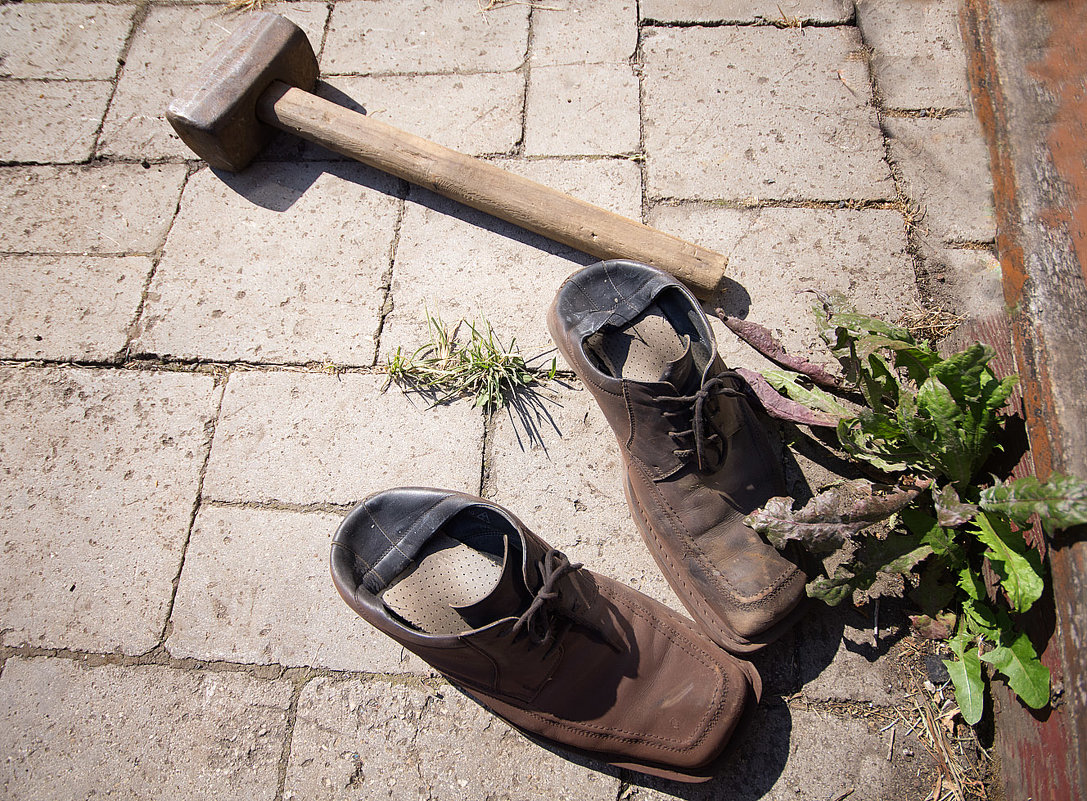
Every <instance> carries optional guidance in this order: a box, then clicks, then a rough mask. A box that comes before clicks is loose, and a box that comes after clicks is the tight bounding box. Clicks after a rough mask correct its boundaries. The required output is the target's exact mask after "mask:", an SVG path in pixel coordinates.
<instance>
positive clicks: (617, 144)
mask: <svg viewBox="0 0 1087 801" xmlns="http://www.w3.org/2000/svg"><path fill="white" fill-rule="evenodd" d="M526 109H527V110H526V112H525V155H528V156H576V155H608V154H611V153H632V152H634V151H635V150H637V149H638V147H639V139H640V136H641V134H640V132H639V115H638V79H637V78H636V77H635V76H634V73H633V72H632V71H631V68H630V65H629V64H593V65H588V66H587V65H583V64H572V65H569V66H555V67H536V68H534V69H533V70H532V77H531V78H530V80H529V83H528V103H527V107H526Z"/></svg>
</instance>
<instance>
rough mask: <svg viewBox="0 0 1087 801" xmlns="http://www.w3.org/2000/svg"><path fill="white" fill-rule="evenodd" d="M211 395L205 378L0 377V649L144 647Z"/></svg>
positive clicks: (182, 523) (169, 565)
mask: <svg viewBox="0 0 1087 801" xmlns="http://www.w3.org/2000/svg"><path fill="white" fill-rule="evenodd" d="M218 394H219V393H218V390H217V389H216V388H215V386H214V382H213V380H212V379H211V378H210V377H208V376H197V375H185V374H177V373H137V374H134V375H133V374H126V373H123V372H118V371H100V370H80V369H57V368H44V369H42V368H33V367H27V368H17V367H5V368H2V369H0V399H2V401H0V431H2V432H3V433H2V436H0V463H2V464H3V465H4V468H3V469H4V474H5V475H4V482H3V486H2V488H0V498H2V503H0V526H2V531H3V538H4V543H5V545H4V548H3V550H2V551H0V577H2V580H0V587H2V588H3V589H2V590H0V619H2V620H3V621H4V626H3V628H4V631H3V644H4V645H33V646H38V647H44V648H74V649H77V650H85V651H106V652H109V651H120V652H122V653H126V654H141V653H144V652H145V651H147V650H149V649H151V648H153V647H154V646H155V644H156V643H157V642H158V640H159V637H160V634H161V631H162V627H163V625H164V624H165V622H166V613H167V611H168V609H169V601H170V591H171V583H172V582H173V580H174V577H175V576H176V575H177V571H178V568H179V567H180V565H181V554H182V549H183V547H184V543H185V538H186V537H187V535H188V530H189V521H190V518H191V515H192V509H193V504H194V503H195V501H196V493H197V487H198V485H199V478H200V469H201V466H202V465H203V462H204V458H205V453H206V444H205V438H206V434H205V426H206V425H208V424H210V422H211V420H212V418H213V416H214V414H215V410H216V404H217V401H218Z"/></svg>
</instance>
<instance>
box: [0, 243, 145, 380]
mask: <svg viewBox="0 0 1087 801" xmlns="http://www.w3.org/2000/svg"><path fill="white" fill-rule="evenodd" d="M151 264H152V262H151V259H149V258H147V257H146V256H101V257H98V256H35V255H29V256H4V255H0V288H2V289H0V358H3V359H55V360H58V361H69V360H72V361H105V360H108V359H112V358H115V357H116V356H117V355H118V354H119V353H120V352H121V351H122V350H123V349H124V347H125V343H126V342H127V341H128V330H129V326H130V325H131V324H132V321H133V320H135V318H136V311H137V309H139V305H140V298H141V296H142V294H143V287H144V284H145V283H146V282H147V277H148V275H150V273H151Z"/></svg>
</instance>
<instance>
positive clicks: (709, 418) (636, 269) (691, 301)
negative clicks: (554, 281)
mask: <svg viewBox="0 0 1087 801" xmlns="http://www.w3.org/2000/svg"><path fill="white" fill-rule="evenodd" d="M547 322H548V327H549V328H550V329H551V335H552V337H554V339H555V344H556V345H558V348H559V351H560V352H561V353H562V355H563V356H564V357H565V358H566V361H567V362H568V363H569V365H570V366H571V367H572V368H573V370H574V372H575V373H577V375H578V377H579V378H581V380H582V381H584V382H585V386H586V387H587V388H588V390H589V391H590V392H591V393H592V394H593V396H594V397H595V398H596V400H597V402H598V403H599V404H600V408H601V409H602V410H603V412H604V416H605V417H606V418H607V420H608V423H610V424H611V427H612V430H613V431H614V432H615V436H616V438H617V439H618V440H619V448H620V451H621V453H622V457H623V465H624V468H625V469H624V474H625V475H624V478H625V482H624V483H625V488H626V494H627V501H628V502H629V504H630V508H631V513H632V514H633V517H634V521H635V523H637V525H638V528H639V529H640V530H641V532H642V536H643V537H644V538H645V541H646V543H647V545H648V546H649V550H650V552H651V553H652V554H653V556H654V558H655V559H656V560H657V564H659V565H660V568H661V570H662V571H663V572H664V575H665V577H666V578H667V579H668V582H669V583H670V584H671V585H672V588H673V589H674V590H675V591H676V594H677V595H678V596H679V597H680V600H682V601H683V603H684V604H685V605H686V607H687V609H688V610H689V611H690V613H691V614H692V615H693V616H694V618H695V620H696V621H698V623H700V624H701V625H702V627H703V629H705V631H706V633H707V634H709V636H710V637H711V638H713V640H714V641H715V642H717V643H718V644H720V645H721V646H722V647H724V648H726V649H728V650H730V651H734V652H739V653H744V652H749V651H754V650H756V649H757V648H760V647H762V646H763V645H765V644H766V643H767V642H769V641H771V640H772V639H774V638H775V637H777V636H778V635H780V634H781V633H782V632H783V631H784V630H785V628H787V627H788V625H789V624H790V623H792V618H793V617H794V616H795V615H794V612H795V611H796V610H797V609H798V605H799V602H800V599H801V596H802V595H803V594H804V583H805V576H804V574H803V573H802V572H801V571H800V570H799V569H798V568H797V566H796V565H795V564H793V562H791V561H790V560H789V559H787V558H785V557H784V556H782V555H781V554H780V553H778V552H777V551H776V550H775V549H774V548H773V547H772V546H770V545H769V544H768V543H767V542H765V541H764V540H763V539H762V538H761V537H760V536H759V535H758V534H756V533H755V532H754V531H753V530H752V529H750V528H748V527H747V526H745V525H744V524H743V518H744V516H745V515H747V514H749V513H750V512H752V511H754V510H755V509H757V508H758V507H760V506H762V505H763V504H764V503H765V502H766V500H767V499H769V498H771V497H773V496H775V495H784V494H785V492H784V486H783V481H782V478H781V473H780V470H779V468H778V466H777V464H776V462H775V459H774V456H773V453H772V451H771V449H770V445H769V442H768V440H767V438H766V435H765V433H764V432H763V429H762V427H761V425H760V423H759V421H758V419H757V418H756V417H755V415H754V413H753V412H752V410H751V407H750V406H749V405H748V401H747V399H746V397H745V394H744V391H743V390H744V387H745V384H744V381H743V379H742V378H741V377H740V376H738V375H737V374H736V373H733V372H731V371H729V370H727V369H725V366H724V364H723V363H722V362H721V359H720V358H719V357H718V355H717V343H716V341H715V340H714V337H713V332H712V330H711V329H710V326H709V322H708V321H707V319H706V315H705V314H704V313H703V311H702V308H701V307H700V306H699V305H698V301H697V300H695V298H694V296H693V295H691V293H690V292H689V291H688V290H687V289H686V288H685V287H684V286H683V285H682V284H680V283H678V282H677V281H676V280H675V279H674V278H672V277H671V276H670V275H668V274H667V273H664V272H661V271H660V270H657V269H654V268H652V267H648V266H646V265H644V264H639V263H637V262H632V261H606V262H598V263H597V264H593V265H590V266H589V267H586V268H584V269H582V270H580V271H578V272H577V273H575V274H574V275H572V276H570V278H568V279H567V280H566V282H565V283H564V284H563V286H562V288H561V289H559V292H558V295H557V296H556V297H555V301H554V303H553V304H552V306H551V310H550V313H549V314H548V318H547Z"/></svg>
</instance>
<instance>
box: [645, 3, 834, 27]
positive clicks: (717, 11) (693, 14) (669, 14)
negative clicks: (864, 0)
mask: <svg viewBox="0 0 1087 801" xmlns="http://www.w3.org/2000/svg"><path fill="white" fill-rule="evenodd" d="M639 7H640V8H641V12H642V19H645V20H652V21H654V22H739V23H744V22H770V23H782V24H785V25H795V24H798V23H800V22H820V23H838V24H841V23H846V22H849V20H850V19H852V17H853V4H852V3H850V2H848V0H781V2H777V0H642V2H641V3H640V4H639Z"/></svg>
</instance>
